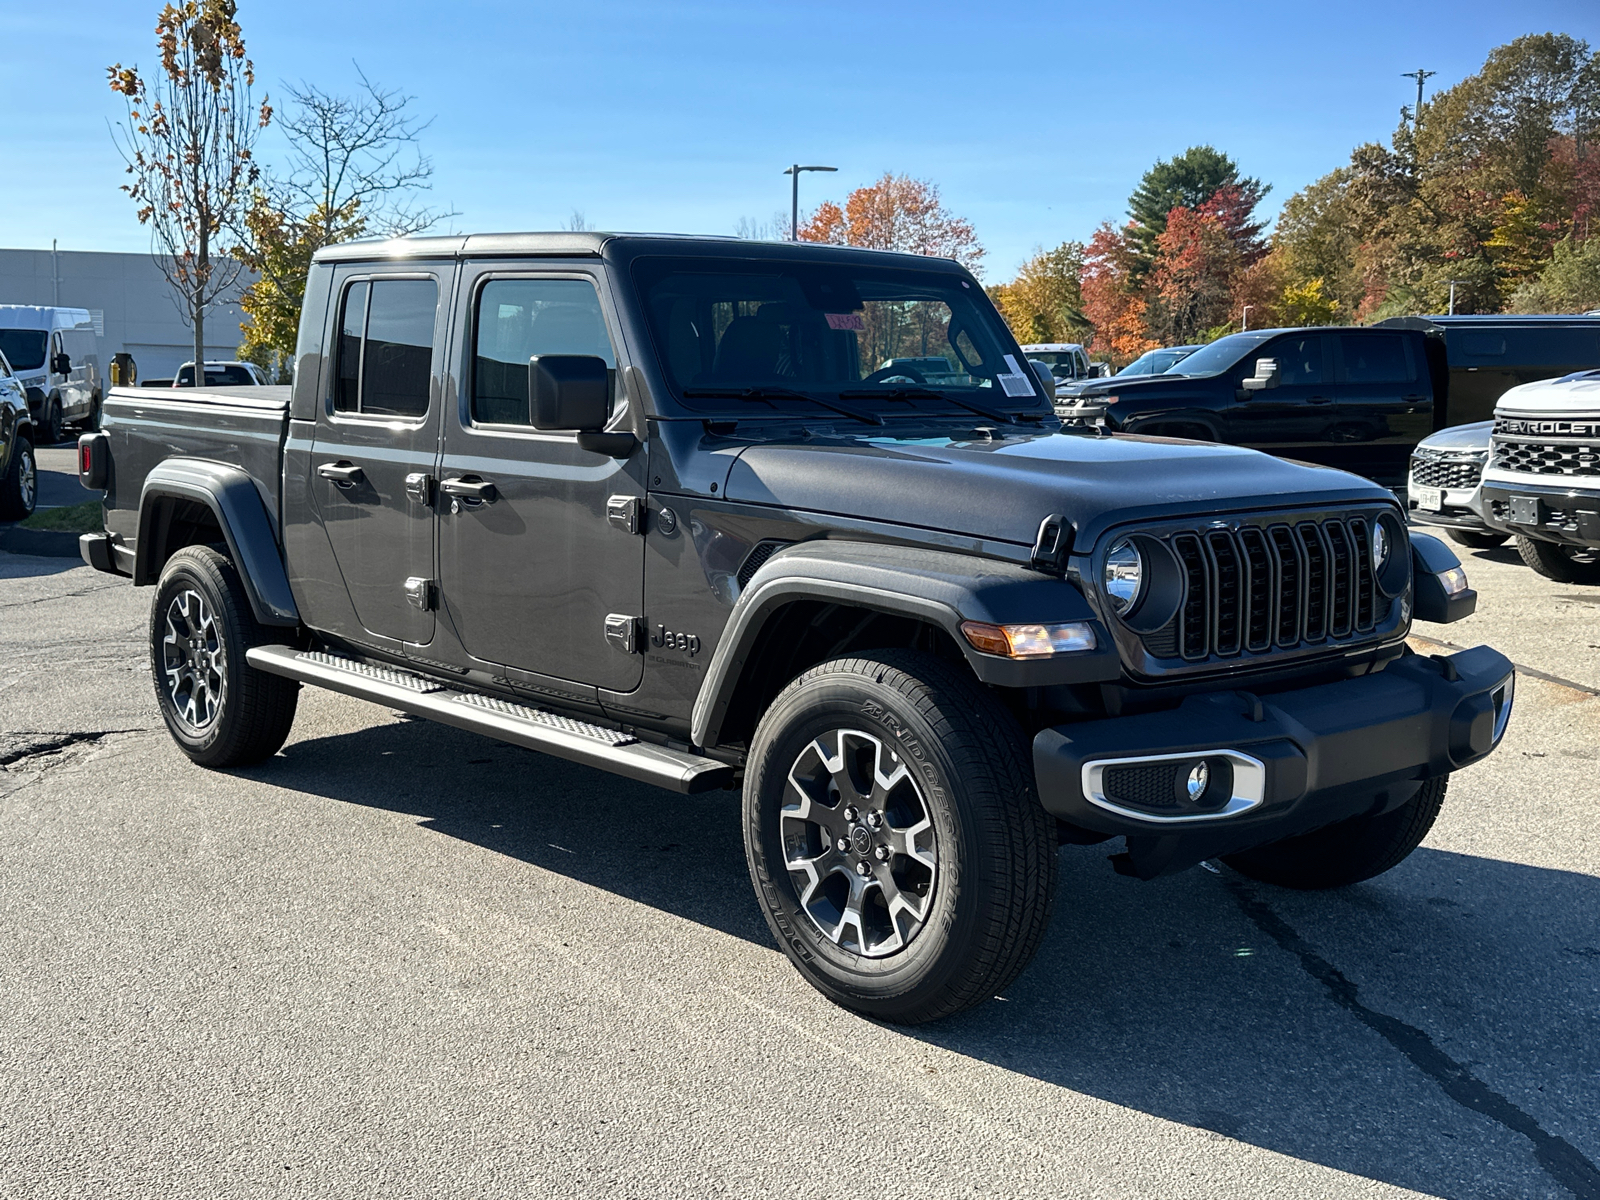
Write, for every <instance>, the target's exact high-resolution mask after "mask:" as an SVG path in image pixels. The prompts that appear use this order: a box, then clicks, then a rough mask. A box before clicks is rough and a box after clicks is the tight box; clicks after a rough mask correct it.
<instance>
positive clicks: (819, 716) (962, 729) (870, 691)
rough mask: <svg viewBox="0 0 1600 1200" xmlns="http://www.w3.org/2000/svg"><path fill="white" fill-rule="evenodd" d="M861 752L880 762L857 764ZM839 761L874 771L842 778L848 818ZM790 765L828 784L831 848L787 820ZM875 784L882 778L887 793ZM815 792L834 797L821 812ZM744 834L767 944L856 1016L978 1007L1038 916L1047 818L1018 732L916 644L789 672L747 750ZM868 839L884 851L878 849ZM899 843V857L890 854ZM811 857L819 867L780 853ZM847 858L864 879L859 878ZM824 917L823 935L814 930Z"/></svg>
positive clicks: (1002, 982)
mask: <svg viewBox="0 0 1600 1200" xmlns="http://www.w3.org/2000/svg"><path fill="white" fill-rule="evenodd" d="M830 738H831V739H832V740H831V741H830V740H829V739H830ZM824 744H826V745H828V746H830V747H831V749H830V750H829V751H828V753H829V754H831V755H832V758H831V759H829V758H825V757H823V756H822V755H821V753H820V752H819V750H818V748H819V747H820V746H823V745H824ZM874 747H876V748H874ZM868 758H871V759H872V761H873V762H875V763H878V764H881V765H880V766H879V767H878V768H877V770H876V771H873V770H870V769H868V768H867V767H865V766H863V764H864V763H865V762H866V760H867V759H868ZM847 759H848V760H849V762H850V763H851V764H853V765H851V766H848V767H846V768H845V769H844V774H846V775H853V777H854V778H857V779H861V780H863V781H865V780H866V779H867V778H868V777H870V776H873V775H875V776H876V777H877V780H878V781H879V782H877V783H874V784H873V785H872V786H871V787H869V788H868V789H867V791H868V792H870V793H871V795H870V796H868V795H867V794H866V793H864V792H861V791H860V790H859V786H858V785H856V784H848V789H853V790H854V791H855V794H856V796H859V797H862V798H861V799H860V800H859V803H860V805H861V810H856V815H855V816H854V817H853V818H852V817H851V816H850V813H851V811H852V810H851V808H850V807H849V802H850V800H851V798H852V796H851V795H850V792H849V790H847V789H846V788H839V790H838V791H837V792H836V791H832V790H830V788H833V787H838V783H837V781H838V779H839V775H835V774H829V775H828V778H827V779H823V778H822V775H823V774H825V773H827V770H828V769H827V767H826V763H827V762H828V761H833V762H836V763H840V764H844V763H845V762H846V760H847ZM808 764H817V765H820V767H821V770H819V771H817V772H816V773H815V774H813V773H812V772H813V767H812V766H811V765H808ZM797 774H798V776H799V777H800V778H802V779H804V780H805V781H806V786H807V787H808V788H811V789H821V790H820V792H818V793H817V794H819V795H822V794H824V793H825V794H826V795H824V798H823V801H822V803H812V804H811V806H810V813H811V817H812V818H814V819H815V820H816V821H818V822H823V823H827V824H829V825H830V826H831V825H837V826H838V828H837V830H836V831H835V832H836V833H837V834H838V835H840V837H842V838H843V840H844V842H845V843H846V844H847V845H848V846H849V850H848V851H839V850H838V847H839V841H838V840H837V839H836V838H834V837H831V836H830V837H829V838H828V841H830V842H832V843H833V846H834V851H829V850H828V849H827V844H826V843H825V842H824V841H823V836H824V831H823V825H822V824H816V825H813V824H810V823H809V821H808V820H807V819H806V818H804V817H801V816H797V815H796V814H798V813H800V812H801V811H802V810H801V808H800V804H801V802H802V801H801V793H800V792H799V791H798V789H797V787H796V786H795V785H794V784H792V783H791V776H795V775H797ZM884 779H889V780H891V781H895V782H894V784H893V786H892V787H890V788H888V789H885V788H883V787H882V781H883V780H884ZM826 796H838V797H839V798H837V799H836V800H835V801H834V807H831V808H830V807H828V806H827V801H826ZM791 801H793V804H792V805H791V807H790V808H788V809H787V810H786V809H785V805H786V804H790V803H791ZM862 810H865V811H862ZM786 812H787V815H785V813H786ZM919 830H920V831H921V832H918V831H919ZM744 833H745V853H746V857H747V859H748V861H749V865H750V878H751V882H752V883H753V884H754V885H755V890H756V898H757V900H758V902H759V903H760V905H761V908H762V911H763V912H764V913H765V915H766V918H767V924H768V925H769V926H770V927H771V929H772V934H773V936H774V937H775V938H776V939H777V940H778V944H779V946H781V947H782V948H783V951H784V953H785V954H787V955H788V956H789V960H790V961H791V962H792V963H794V965H795V967H796V968H797V969H798V970H799V971H800V973H801V974H802V975H803V976H805V978H806V979H807V980H808V981H809V982H810V983H811V984H812V985H813V986H814V987H816V988H817V989H818V990H819V991H821V992H822V993H823V994H824V995H825V996H827V997H828V998H829V999H831V1000H833V1001H834V1002H835V1003H837V1004H840V1005H842V1006H843V1007H845V1008H849V1009H853V1010H854V1011H856V1012H860V1013H863V1014H865V1015H867V1016H871V1017H876V1018H879V1019H881V1020H885V1021H895V1022H900V1023H904V1024H916V1023H920V1022H923V1021H932V1020H937V1019H939V1018H940V1017H945V1016H949V1015H950V1014H951V1013H955V1012H959V1011H960V1010H962V1009H964V1008H970V1007H972V1006H973V1005H976V1004H980V1003H982V1002H983V1001H985V1000H987V999H989V998H990V997H991V996H993V995H995V993H997V992H999V991H1001V990H1002V989H1004V988H1005V987H1007V986H1008V985H1009V984H1010V983H1011V982H1012V981H1013V980H1014V979H1015V978H1016V977H1017V976H1018V975H1019V974H1020V973H1021V971H1022V969H1023V968H1024V967H1025V966H1027V964H1028V962H1029V960H1031V959H1032V958H1033V955H1034V952H1035V951H1036V950H1037V949H1038V947H1039V942H1040V940H1041V939H1042V938H1043V937H1044V932H1045V929H1046V927H1047V925H1048V924H1049V919H1050V904H1051V899H1052V897H1053V895H1054V892H1055V877H1056V838H1055V822H1054V821H1053V820H1052V819H1051V818H1050V817H1049V816H1048V814H1046V813H1045V811H1044V809H1043V807H1042V806H1041V805H1040V803H1039V798H1038V795H1037V793H1036V791H1035V788H1034V780H1033V766H1032V759H1031V754H1030V750H1029V746H1028V742H1027V739H1026V737H1025V736H1024V734H1023V732H1022V729H1021V727H1020V726H1019V725H1018V724H1017V722H1016V720H1015V718H1013V717H1012V715H1011V714H1010V713H1009V712H1007V711H1006V709H1005V708H1004V707H1002V706H1001V705H1000V704H999V703H998V702H997V701H996V700H995V699H994V698H993V697H992V696H990V695H989V694H987V693H986V692H984V691H983V690H982V689H981V688H980V687H979V686H978V685H977V684H976V683H975V682H974V681H973V680H972V679H971V678H970V677H968V676H966V675H965V674H964V673H963V672H961V671H959V670H957V669H955V668H953V667H951V666H949V665H947V664H946V663H943V662H941V661H940V660H938V659H936V658H933V657H932V656H930V655H926V654H920V653H917V652H914V651H905V650H886V651H879V652H874V653H871V654H863V655H860V656H856V657H852V658H843V659H836V660H834V661H832V662H827V663H823V664H821V665H820V666H816V667H813V668H811V669H810V670H809V671H807V672H805V674H803V675H801V676H800V677H799V678H798V679H796V680H794V681H793V682H792V683H790V684H789V686H788V687H786V688H785V689H784V690H783V692H782V693H781V694H780V695H779V696H778V698H777V699H776V700H774V701H773V703H772V706H771V707H770V708H769V709H768V710H767V711H766V713H765V715H764V716H763V717H762V719H761V724H760V727H759V728H758V729H757V730H756V735H755V739H754V741H753V743H752V745H751V748H750V755H749V758H748V760H747V764H746V773H745V784H744ZM874 839H876V840H877V843H878V844H879V845H882V846H883V848H884V851H885V853H886V855H887V858H888V861H884V862H880V861H876V860H877V848H876V846H874V845H872V844H871V843H872V842H873V841H874ZM896 839H899V841H898V845H899V846H900V847H901V848H902V849H904V848H906V847H910V848H911V850H912V853H902V852H899V851H897V850H895V849H894V848H893V845H892V843H896ZM863 841H865V842H866V843H868V844H867V845H866V846H864V845H863ZM835 851H836V852H835ZM813 852H815V853H816V854H817V857H816V858H815V859H814V860H813V862H814V864H822V871H821V872H820V876H819V873H818V872H816V871H812V872H811V873H810V875H809V876H808V875H807V873H806V872H805V869H804V867H801V868H798V869H796V868H793V867H792V866H791V863H793V862H796V861H803V860H805V858H806V856H807V855H810V854H812V853H813ZM913 854H914V855H915V857H913ZM861 864H865V865H866V867H867V869H868V872H870V875H866V876H865V877H861V878H858V875H857V873H860V872H861ZM930 864H931V865H930ZM797 875H798V876H800V877H801V878H800V879H797ZM819 877H820V880H821V882H820V883H815V884H813V883H812V882H811V880H812V879H814V878H819ZM802 880H804V881H805V886H803V887H802ZM919 888H920V889H921V890H920V891H919V890H918V889H919ZM829 889H832V894H833V896H834V899H833V900H832V901H830V900H829V899H828V894H829ZM858 889H859V890H858ZM891 891H893V892H894V895H895V898H894V899H891V897H890V892H891ZM842 892H848V893H849V895H850V897H852V899H849V900H846V899H841V898H840V897H841V894H842ZM857 895H860V896H862V897H863V899H861V900H859V901H855V900H854V899H853V898H854V897H856V896H857ZM805 896H810V897H812V899H811V902H810V903H811V907H810V909H808V908H807V907H806V905H805V904H803V903H802V898H803V897H805ZM852 902H853V903H856V906H857V917H856V919H855V920H854V922H853V927H852V925H851V923H850V922H848V921H847V915H848V910H849V905H850V903H852ZM919 910H920V911H919ZM819 913H821V914H823V915H822V916H820V917H819V915H818V914H819ZM833 913H837V914H838V920H837V921H836V922H834V925H835V929H836V932H830V931H829V930H828V929H826V928H825V927H824V922H825V921H827V920H829V919H831V916H830V914H833ZM896 913H898V916H896V915H895V914H896ZM869 925H870V926H871V928H870V929H869ZM847 929H849V930H851V932H850V933H848V934H847V932H846V931H847Z"/></svg>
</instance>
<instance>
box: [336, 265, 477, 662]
mask: <svg viewBox="0 0 1600 1200" xmlns="http://www.w3.org/2000/svg"><path fill="white" fill-rule="evenodd" d="M441 277H443V278H444V279H445V280H448V278H449V276H448V272H447V271H445V270H441V271H435V272H423V271H416V272H412V271H408V272H407V273H406V274H404V275H398V274H397V275H381V276H379V275H362V274H356V273H353V272H351V273H345V274H344V275H343V276H342V278H336V280H335V286H336V288H337V292H336V303H337V306H338V307H337V316H336V318H335V321H336V324H335V326H334V328H335V330H336V332H337V338H336V345H335V347H334V354H333V359H334V361H333V370H332V379H333V386H332V387H331V388H330V389H327V390H328V391H329V392H330V393H331V394H329V395H328V396H326V397H325V398H324V401H323V404H322V411H321V412H319V413H318V414H317V427H316V433H315V440H314V442H313V445H312V449H311V470H310V472H309V474H310V477H311V478H310V488H311V495H312V498H313V501H314V503H315V505H316V508H317V512H318V514H319V516H320V517H321V519H322V526H323V528H324V529H325V530H326V531H327V535H328V542H329V544H330V545H331V546H332V549H333V555H334V558H335V560H336V561H337V562H338V564H339V573H340V574H341V575H342V576H343V578H344V585H345V588H346V589H347V590H348V591H349V593H350V602H351V604H352V606H353V607H354V609H355V612H356V617H357V619H358V620H359V621H360V623H361V626H362V628H363V629H364V630H365V631H366V632H367V633H369V634H373V635H376V636H377V637H379V638H386V639H392V640H393V641H395V642H400V643H407V642H409V643H412V644H414V645H426V644H427V643H429V642H431V641H432V640H433V623H434V615H433V609H432V604H433V602H434V596H433V589H432V578H433V574H434V572H433V510H432V509H431V508H430V507H429V505H428V500H429V493H428V482H427V480H428V476H429V475H431V474H432V471H433V467H434V461H435V458H436V456H437V454H438V427H439V422H438V420H437V416H438V411H439V400H438V395H439V386H438V382H437V381H438V375H439V368H440V365H441V363H442V358H443V356H442V354H441V353H438V352H437V351H436V349H435V348H436V347H439V346H442V344H443V337H442V333H443V330H444V328H445V320H446V313H445V309H446V306H445V305H442V304H441V303H440V296H441ZM331 632H335V633H343V632H348V633H349V634H350V635H351V636H353V637H357V638H359V635H360V631H357V630H349V631H344V630H333V631H331Z"/></svg>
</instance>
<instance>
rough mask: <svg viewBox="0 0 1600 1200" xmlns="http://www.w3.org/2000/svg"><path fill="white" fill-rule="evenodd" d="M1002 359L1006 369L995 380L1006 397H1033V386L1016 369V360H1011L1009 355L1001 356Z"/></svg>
mask: <svg viewBox="0 0 1600 1200" xmlns="http://www.w3.org/2000/svg"><path fill="white" fill-rule="evenodd" d="M1002 357H1003V358H1004V359H1005V363H1006V369H1005V372H1004V373H1003V374H1000V375H996V376H995V378H996V379H997V380H999V382H1000V386H1001V387H1002V388H1003V389H1004V390H1005V393H1006V395H1007V396H1031V395H1033V384H1032V383H1031V382H1029V380H1028V377H1027V376H1026V375H1024V374H1023V373H1022V372H1021V371H1020V370H1018V369H1017V360H1016V359H1014V358H1012V357H1011V355H1009V354H1006V355H1003V356H1002Z"/></svg>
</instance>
